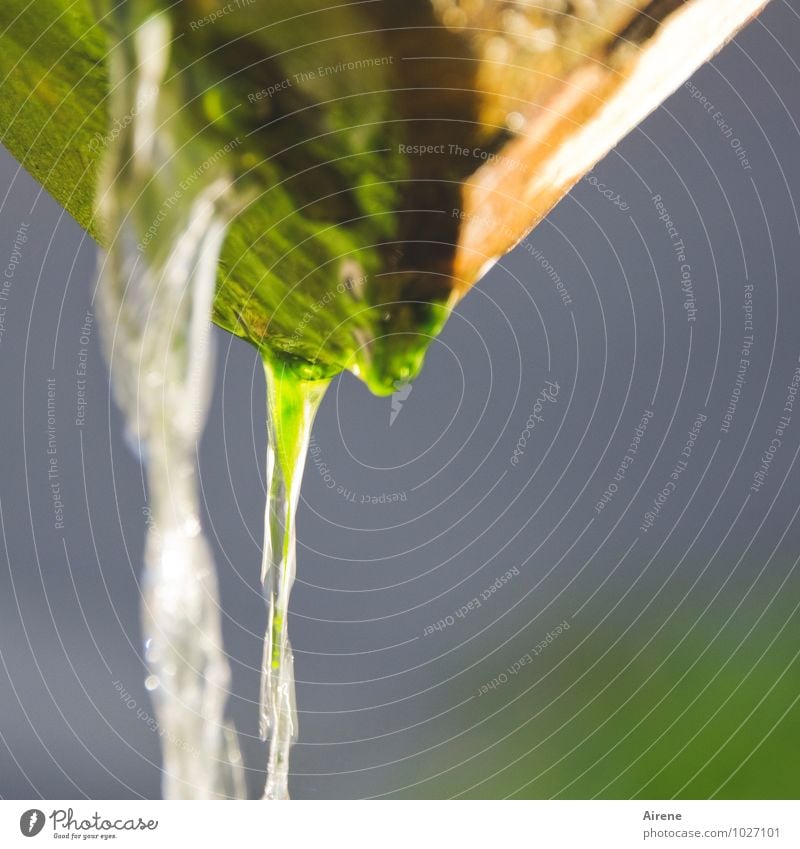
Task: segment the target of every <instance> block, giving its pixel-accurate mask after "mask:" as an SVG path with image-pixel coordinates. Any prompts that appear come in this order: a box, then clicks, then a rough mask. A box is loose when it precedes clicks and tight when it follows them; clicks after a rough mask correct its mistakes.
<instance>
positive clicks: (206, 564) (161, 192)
mask: <svg viewBox="0 0 800 849" xmlns="http://www.w3.org/2000/svg"><path fill="white" fill-rule="evenodd" d="M169 39H170V28H169V25H168V23H167V21H166V19H165V18H164V17H163V16H154V17H151V18H149V19H148V20H146V21H145V22H144V23H143V24H142V25H141V26H140V27H139V28H138V29H137V30H136V31H135V33H134V34H133V37H132V38H130V39H124V40H123V41H121V42H120V43H118V44H117V45H115V49H114V52H113V58H112V77H113V80H112V82H113V84H114V85H113V86H112V88H113V91H114V97H115V101H116V103H115V104H114V105H112V108H114V109H116V111H117V112H118V114H128V113H127V110H129V109H130V104H136V108H135V110H134V111H133V113H131V114H132V120H131V121H130V122H128V124H127V125H126V127H125V129H124V132H122V133H120V137H119V138H118V139H117V140H116V143H115V144H114V145H113V146H112V147H111V149H110V151H109V154H108V157H107V160H106V162H105V169H104V174H103V180H102V185H101V188H100V202H99V209H100V212H101V214H102V216H103V218H104V220H105V224H106V227H107V228H108V233H109V236H110V238H109V245H110V247H109V250H108V255H107V257H106V259H105V261H104V262H103V264H102V267H101V273H100V283H99V287H98V299H99V306H100V311H101V315H102V327H103V331H104V332H103V335H104V341H105V346H106V353H107V355H108V359H109V363H110V368H111V373H112V378H113V380H112V384H113V389H114V394H115V397H116V400H117V402H118V404H119V406H120V408H121V409H122V412H123V414H124V415H125V418H126V423H127V427H128V431H129V438H130V439H131V440H132V441H133V442H134V443H136V444H137V445H138V446H139V447H140V453H141V455H142V456H143V457H144V458H145V459H146V468H147V483H148V490H149V500H150V505H151V513H150V516H151V521H150V522H149V523H148V524H149V528H148V533H147V542H146V548H145V564H144V577H143V585H144V586H143V601H142V630H143V635H144V639H145V646H146V658H147V662H148V664H149V666H150V670H151V674H150V676H149V677H148V681H147V686H148V689H150V690H151V691H152V698H153V703H154V706H155V710H156V715H157V720H158V726H159V727H158V732H159V734H160V736H161V739H162V745H163V757H164V778H163V792H164V796H165V797H166V798H168V799H208V798H213V797H230V796H233V797H239V798H241V797H243V796H244V795H245V793H244V778H243V769H242V762H241V756H240V754H239V750H238V746H237V744H236V737H235V734H234V732H233V729H232V728H230V726H228V725H227V724H226V723H225V721H224V709H225V701H226V697H227V691H228V683H229V678H230V670H229V667H228V663H227V659H226V656H225V653H224V651H223V648H222V634H221V627H220V616H219V595H218V588H217V579H216V573H215V568H214V560H213V555H212V553H211V549H210V547H209V544H208V542H207V540H206V537H205V536H204V534H203V531H202V527H201V521H200V502H199V498H198V484H197V470H196V450H197V443H198V440H199V438H200V436H201V434H202V431H203V427H204V424H205V420H206V415H207V410H208V402H209V397H210V393H211V386H212V375H213V351H212V344H211V343H212V341H213V340H212V338H211V336H210V323H209V316H210V312H211V304H212V299H213V296H214V287H215V281H216V273H217V264H218V259H219V252H220V249H221V246H222V242H223V239H224V236H225V232H226V229H227V225H228V222H229V221H230V220H231V218H232V216H233V214H234V211H235V208H236V198H235V196H234V192H233V185H232V180H231V179H230V177H229V176H228V175H227V174H226V173H225V171H224V169H223V168H222V167H215V168H208V169H204V171H203V177H202V179H198V180H197V181H195V183H194V184H193V185H192V187H191V190H187V191H186V192H184V193H183V196H182V197H181V202H180V203H174V204H171V205H169V207H168V208H167V209H165V202H166V201H165V199H168V198H169V197H171V196H173V195H174V193H175V186H176V184H178V182H179V181H178V178H177V176H176V174H175V173H174V172H173V168H172V162H173V156H172V154H173V151H172V149H171V146H172V143H173V141H174V140H173V139H172V138H171V137H170V135H169V133H166V132H164V130H163V129H159V127H160V122H161V119H162V111H163V108H164V107H163V104H162V103H161V91H162V84H163V76H164V72H165V69H166V67H167V64H168V62H167V58H168V53H169ZM154 228H155V229H156V230H157V231H158V232H157V234H156V235H157V238H152V235H153V229H154Z"/></svg>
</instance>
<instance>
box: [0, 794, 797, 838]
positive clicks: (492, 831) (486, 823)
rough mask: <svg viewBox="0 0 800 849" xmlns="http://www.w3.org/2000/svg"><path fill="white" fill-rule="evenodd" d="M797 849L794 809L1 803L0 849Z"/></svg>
mask: <svg viewBox="0 0 800 849" xmlns="http://www.w3.org/2000/svg"><path fill="white" fill-rule="evenodd" d="M54 840H56V841H58V842H59V843H60V844H61V845H65V844H66V843H67V842H69V843H73V844H75V843H77V842H80V843H82V844H85V843H86V842H87V841H93V842H95V843H105V844H107V845H108V844H111V845H113V846H119V847H120V849H121V847H122V846H146V847H154V849H155V847H170V849H173V847H178V849H181V847H185V846H199V847H203V849H205V847H211V846H215V845H222V844H223V843H225V845H226V847H227V849H241V847H250V846H253V847H255V846H258V847H269V846H274V845H278V846H280V845H283V846H286V847H293V846H298V847H303V849H305V847H314V846H324V847H325V849H340V847H341V849H354V847H355V848H356V849H357V847H362V846H363V847H370V849H372V847H376V846H379V847H381V849H385V847H388V849H394V847H398V849H399V847H403V849H408V846H409V845H418V846H421V847H429V846H436V845H445V846H453V847H458V849H467V848H470V849H471V847H482V849H483V847H491V849H503V847H505V846H508V847H514V849H516V847H532V848H533V847H536V849H539V847H542V849H553V847H564V849H573V847H574V849H594V847H598V849H605V847H609V849H627V847H632V846H643V845H645V846H647V845H649V846H662V847H667V846H685V847H687V849H688V847H690V846H697V847H703V846H718V847H722V846H728V845H730V846H773V847H792V849H796V847H800V804H799V803H797V802H766V801H752V802H729V801H720V802H716V801H714V802H709V801H688V802H627V801H619V802H617V801H611V802H599V801H598V802H580V801H563V802H561V801H558V802H540V801H530V802H525V801H522V802H516V801H514V802H502V801H487V802H468V801H458V802H444V801H440V802H424V801H413V802H391V801H376V802H366V801H365V802H328V801H326V802H299V801H297V802H150V801H135V802H131V801H125V802H113V801H112V802H103V801H101V802H91V801H86V800H82V801H81V800H79V801H71V802H70V801H53V802H44V801H41V800H39V801H27V802H26V801H19V802H15V801H0V847H3V849H5V847H10V846H15V847H16V846H26V847H28V849H32V847H34V846H36V845H37V843H38V844H44V843H47V844H48V845H51V841H54Z"/></svg>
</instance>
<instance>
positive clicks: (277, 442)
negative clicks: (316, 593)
mask: <svg viewBox="0 0 800 849" xmlns="http://www.w3.org/2000/svg"><path fill="white" fill-rule="evenodd" d="M264 372H265V374H266V378H267V508H266V511H265V515H264V550H263V559H262V563H261V580H262V582H263V585H264V595H265V598H266V600H267V609H268V616H267V632H266V637H265V640H264V659H263V663H262V679H261V716H260V732H261V737H262V739H264V740H266V739H267V738H268V737H269V741H270V746H269V761H268V766H267V784H266V787H265V790H264V798H265V799H288V798H289V786H288V780H289V749H290V747H291V744H292V742H293V741H294V740H295V739H296V736H297V710H296V707H295V693H294V657H293V655H292V648H291V644H290V642H289V628H288V624H289V623H288V611H289V596H290V593H291V590H292V584H293V583H294V577H295V568H296V562H297V561H296V542H297V538H296V525H295V522H296V516H297V502H298V498H299V496H300V483H301V481H302V478H303V467H304V465H305V460H306V455H307V452H308V442H309V439H310V437H311V427H312V424H313V422H314V416H315V415H316V412H317V409H318V408H319V405H320V402H321V401H322V398H323V396H324V394H325V390H326V389H327V387H328V385H329V381H327V380H314V381H310V380H303V379H302V378H299V377H298V376H297V375H296V374H295V373H294V372H293V371H292V369H291V366H290V365H288V364H287V363H286V362H285V361H282V360H279V359H277V358H273V357H270V356H265V357H264Z"/></svg>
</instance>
